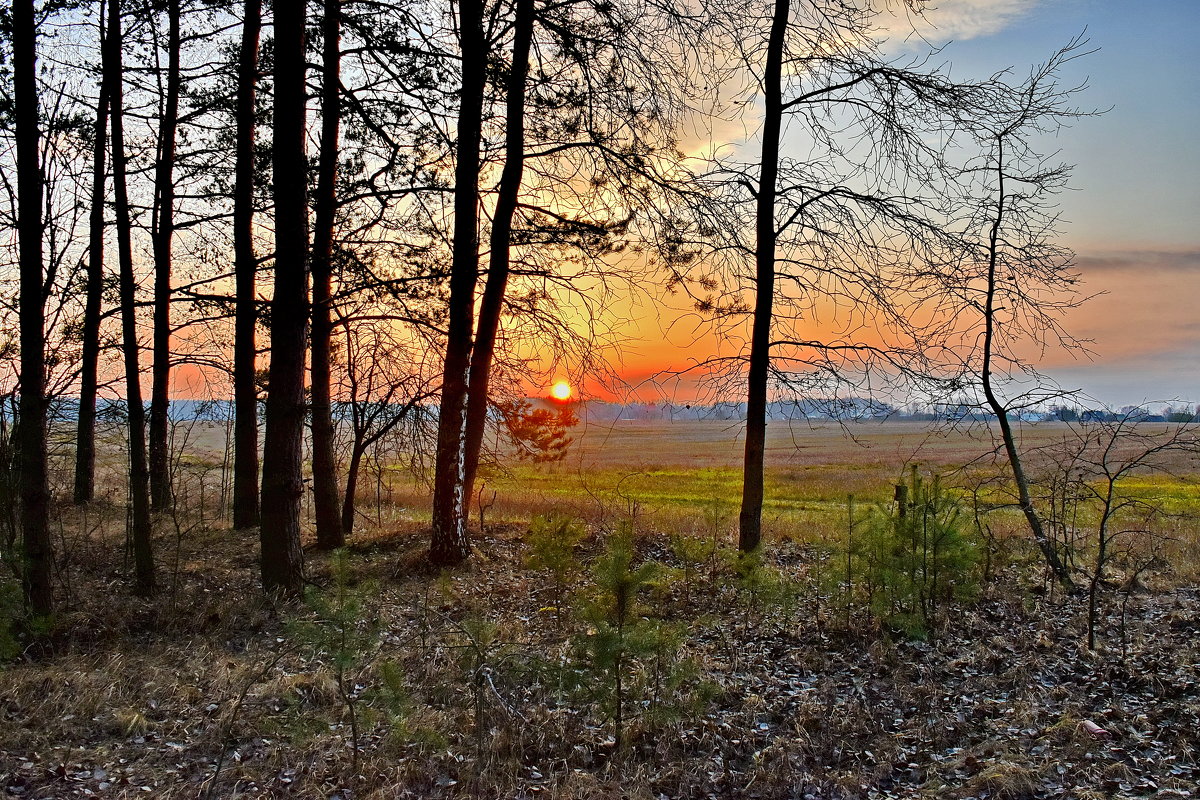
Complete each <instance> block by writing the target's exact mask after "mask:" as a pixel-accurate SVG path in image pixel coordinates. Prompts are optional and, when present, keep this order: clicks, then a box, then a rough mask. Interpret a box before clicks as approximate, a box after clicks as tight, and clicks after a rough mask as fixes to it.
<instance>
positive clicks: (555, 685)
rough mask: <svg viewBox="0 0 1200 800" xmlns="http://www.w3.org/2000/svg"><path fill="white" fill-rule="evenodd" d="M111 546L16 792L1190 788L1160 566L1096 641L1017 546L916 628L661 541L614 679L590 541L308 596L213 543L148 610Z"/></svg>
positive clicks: (808, 563) (454, 794) (353, 574)
mask: <svg viewBox="0 0 1200 800" xmlns="http://www.w3.org/2000/svg"><path fill="white" fill-rule="evenodd" d="M112 516H113V518H114V519H117V518H119V509H114V510H113V515H112ZM109 527H110V528H116V527H117V526H115V525H112V526H109ZM75 528H78V529H80V530H87V529H88V524H86V522H83V521H80V522H79V524H78V525H76V526H75ZM73 529H74V528H73ZM104 531H105V526H103V525H99V524H98V523H96V524H95V529H94V530H92V531H91V533H90V534H89V535H82V534H77V535H74V536H72V537H70V538H69V539H68V538H64V540H63V543H64V544H65V545H69V546H68V547H67V548H66V553H67V556H66V558H65V560H64V563H63V565H62V568H63V574H64V575H66V576H69V580H67V581H66V584H67V585H66V586H65V588H64V593H65V597H64V602H63V604H62V607H63V609H64V610H63V611H62V612H61V613H60V614H59V616H58V618H57V619H56V620H55V623H54V626H53V629H52V630H50V631H48V632H47V633H46V634H45V635H44V636H43V637H42V638H40V639H38V640H37V641H35V642H33V643H31V644H29V645H28V646H27V648H26V649H25V651H24V654H23V655H22V656H21V657H20V658H18V659H17V660H16V661H15V662H13V663H10V664H8V665H7V666H5V667H4V668H3V670H2V671H0V715H2V716H0V791H3V792H6V793H7V796H12V797H19V798H50V797H131V798H132V797H180V798H227V797H230V798H231V797H299V798H342V799H343V800H350V799H351V798H391V797H421V798H440V797H445V798H475V797H479V798H484V797H496V798H535V797H536V798H581V799H582V798H608V797H630V798H647V799H648V800H649V799H651V798H653V799H655V800H657V799H658V798H796V800H809V799H813V800H826V799H828V800H832V799H834V798H889V797H926V798H979V799H980V800H982V799H983V798H1007V799H1008V800H1021V799H1022V798H1031V799H1032V798H1080V799H1081V800H1085V799H1087V798H1096V799H1098V798H1155V799H1156V800H1167V799H1168V798H1171V799H1175V798H1188V797H1197V796H1200V791H1198V790H1197V788H1196V787H1197V786H1200V733H1198V732H1200V591H1198V590H1197V589H1196V588H1195V587H1194V586H1193V587H1188V586H1180V585H1179V583H1180V581H1179V580H1177V579H1173V578H1172V576H1171V575H1170V574H1163V575H1157V576H1150V577H1149V578H1147V579H1146V580H1145V581H1144V583H1145V584H1146V585H1145V586H1139V587H1137V589H1136V590H1131V591H1128V592H1121V591H1117V590H1115V589H1106V590H1105V592H1104V595H1103V603H1102V610H1103V613H1102V614H1101V616H1100V625H1099V637H1100V639H1099V641H1100V644H1099V645H1098V646H1097V647H1096V648H1095V649H1091V648H1089V647H1087V638H1086V624H1085V623H1086V613H1085V612H1086V603H1085V602H1084V600H1083V599H1082V598H1080V597H1067V596H1064V595H1062V594H1061V593H1060V592H1056V591H1053V590H1050V591H1047V585H1046V584H1045V583H1044V582H1043V579H1042V575H1041V574H1040V571H1039V570H1037V569H1036V567H1035V566H1034V565H1033V563H1032V561H1031V560H1030V559H1029V558H1028V557H1027V556H1025V555H1023V554H1022V553H1021V552H1020V548H1018V547H1013V548H1010V550H1009V557H1007V558H1006V559H1005V560H1004V561H1003V562H997V564H996V565H995V566H996V569H997V574H996V575H994V576H993V579H992V580H991V581H990V582H987V583H984V584H982V586H981V587H980V589H979V591H978V594H977V596H976V598H975V599H974V600H972V601H970V602H960V603H956V604H952V605H945V606H943V607H942V608H941V609H939V610H937V611H936V612H935V613H933V614H932V615H931V622H930V623H929V624H928V625H927V626H925V630H924V633H923V637H924V638H911V637H910V636H907V635H902V634H900V633H898V632H896V631H894V630H891V629H889V627H888V626H886V625H881V624H880V623H879V622H878V620H876V619H873V618H871V617H870V616H869V615H867V614H866V612H865V610H864V609H863V608H860V607H854V608H852V609H851V610H850V612H849V613H848V614H847V612H846V610H845V609H844V608H842V607H841V606H840V604H839V601H838V599H837V598H836V597H835V596H834V595H832V594H830V593H829V592H828V591H826V590H825V589H823V588H822V587H823V586H827V585H828V584H827V582H823V579H822V577H821V575H820V572H821V571H822V570H825V571H826V572H828V571H829V570H830V569H832V567H831V566H830V565H829V564H828V563H827V562H826V561H825V560H824V559H823V557H822V555H821V554H820V552H818V551H817V550H815V549H813V548H811V547H808V546H805V545H803V544H797V543H773V544H772V545H771V546H770V547H769V551H768V552H769V555H768V557H767V562H768V563H767V567H766V568H765V570H764V571H763V572H762V573H761V574H759V575H758V578H756V579H754V580H748V579H747V577H746V573H745V572H744V571H741V572H739V570H738V569H737V568H736V566H735V565H734V564H733V562H731V561H728V560H722V559H720V558H716V557H715V556H714V557H712V558H710V559H709V560H707V561H705V562H704V563H703V564H698V565H697V564H692V563H691V562H690V561H687V560H686V559H684V560H681V559H680V557H679V555H678V553H679V548H678V547H677V546H676V547H673V546H672V542H671V540H670V539H669V538H668V537H666V536H664V535H661V534H654V533H647V534H644V535H641V536H639V537H638V538H637V539H636V556H635V559H634V563H635V564H636V563H641V562H643V561H650V560H653V561H656V562H660V563H661V564H663V565H664V566H663V567H662V568H661V570H660V572H659V574H660V576H661V575H667V574H670V575H672V576H673V579H672V580H670V581H665V580H657V581H654V582H653V583H652V584H647V586H646V587H645V588H644V590H643V591H642V592H641V594H640V595H639V597H640V602H641V606H640V607H638V608H636V613H635V614H633V615H631V617H630V620H629V622H628V627H627V628H625V629H623V630H622V632H621V635H623V636H625V637H626V644H625V649H622V650H619V653H621V654H623V660H622V659H621V658H618V659H617V660H616V663H615V664H614V663H613V662H614V659H613V657H612V656H613V654H614V652H618V651H615V650H614V649H613V647H612V638H611V635H610V634H612V633H613V627H612V625H610V624H608V623H606V622H604V619H605V618H604V617H603V616H602V612H601V611H598V609H602V607H605V606H604V605H603V598H602V597H601V594H602V590H601V589H600V588H598V587H599V586H600V583H601V582H602V579H601V577H600V575H601V573H602V571H603V570H602V567H600V566H597V565H599V564H603V563H610V562H605V561H604V559H605V558H606V557H609V556H611V553H609V552H608V551H607V550H606V549H605V547H606V545H605V537H604V536H603V535H601V531H599V530H598V529H597V528H596V527H595V526H593V528H592V529H591V530H590V533H589V536H588V537H587V538H585V539H584V540H583V541H582V542H581V544H580V545H579V548H578V549H577V552H576V553H575V554H573V555H572V556H571V561H570V563H568V564H566V565H565V566H564V567H563V571H562V572H561V575H562V576H564V577H569V578H570V580H569V581H556V580H554V579H553V578H552V577H551V575H550V574H549V573H548V572H547V571H546V570H535V569H532V568H531V567H530V566H528V561H527V559H528V557H529V555H530V546H529V544H528V541H527V538H528V537H527V535H526V533H527V530H526V526H522V525H517V524H510V523H505V524H497V525H493V526H491V527H490V528H489V530H488V532H487V533H486V534H484V535H481V536H478V537H477V539H476V557H475V558H474V559H473V560H472V563H471V565H470V566H469V567H467V568H464V569H462V570H459V571H455V572H451V573H447V574H445V575H434V574H429V573H428V572H427V571H426V570H425V569H424V567H423V560H422V552H423V549H424V547H425V540H424V537H423V534H422V532H421V531H420V529H419V528H418V526H417V525H416V524H412V525H408V526H400V527H395V528H393V529H389V530H386V531H377V532H375V533H372V534H370V535H364V536H359V537H357V538H356V539H354V540H353V541H352V545H351V547H350V548H349V551H348V555H347V556H346V557H345V558H344V559H341V560H334V561H331V559H330V558H329V557H328V556H325V555H317V554H312V553H310V554H309V573H310V576H311V581H312V584H313V585H312V588H311V591H310V592H309V597H308V599H307V601H306V602H300V601H293V602H290V603H279V602H273V601H270V600H268V599H264V598H263V597H262V596H261V594H260V592H259V590H258V588H257V587H258V581H257V561H256V557H257V546H256V537H255V536H254V535H253V534H244V533H233V532H230V531H228V530H209V529H203V528H202V529H197V530H187V531H184V530H182V529H180V530H179V531H177V532H176V533H170V534H169V535H168V534H167V533H164V534H163V535H162V536H161V538H160V539H159V541H158V546H159V554H160V564H161V565H162V567H163V572H164V573H166V574H164V575H163V578H162V584H163V588H162V590H161V591H160V593H159V594H158V596H156V597H155V598H153V599H138V598H134V597H132V596H131V595H130V594H129V587H128V584H127V581H126V571H125V569H124V567H123V563H122V552H121V551H122V537H121V536H120V535H119V534H117V533H109V534H106V533H105V532H104ZM606 553H607V554H608V555H606ZM589 565H590V566H589ZM671 568H673V569H674V571H670V569H671ZM589 576H590V577H589ZM764 576H765V577H764ZM636 599H638V598H631V599H630V602H631V603H632V602H633V600H636ZM607 608H609V610H610V611H611V606H608V607H607ZM631 608H632V606H631ZM609 619H610V621H611V618H609ZM909 632H910V633H911V632H912V631H909ZM605 635H610V636H609V638H608V639H605V638H604V636H605ZM618 675H620V676H621V683H620V686H619V687H618V685H617V676H618ZM618 697H619V698H620V702H621V717H622V724H621V727H620V729H619V731H618V728H617V726H616V721H615V711H616V704H617V698H618ZM355 745H357V748H356V749H355Z"/></svg>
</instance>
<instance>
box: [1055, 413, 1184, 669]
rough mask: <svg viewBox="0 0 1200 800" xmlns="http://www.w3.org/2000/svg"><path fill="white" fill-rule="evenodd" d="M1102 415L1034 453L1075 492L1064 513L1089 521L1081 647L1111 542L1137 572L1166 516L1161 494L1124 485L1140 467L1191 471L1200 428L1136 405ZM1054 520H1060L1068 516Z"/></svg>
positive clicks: (1092, 643) (1091, 631)
mask: <svg viewBox="0 0 1200 800" xmlns="http://www.w3.org/2000/svg"><path fill="white" fill-rule="evenodd" d="M1104 416H1105V417H1106V418H1105V419H1091V420H1088V421H1086V422H1074V423H1071V424H1070V427H1069V430H1068V433H1067V434H1066V435H1065V436H1064V437H1063V440H1062V441H1061V442H1058V443H1055V444H1052V445H1047V446H1046V447H1044V448H1040V449H1039V451H1038V452H1036V453H1034V454H1033V455H1034V456H1035V457H1036V458H1038V459H1039V460H1043V461H1047V462H1049V464H1051V465H1052V467H1051V474H1050V477H1051V479H1053V480H1056V481H1061V482H1062V483H1064V484H1066V485H1069V487H1070V494H1071V495H1072V496H1073V497H1074V499H1075V503H1074V504H1072V508H1071V509H1070V519H1072V520H1075V521H1076V523H1078V521H1079V520H1081V519H1083V520H1094V521H1095V522H1094V525H1093V526H1092V534H1091V536H1090V539H1091V541H1090V542H1089V545H1090V558H1089V559H1088V562H1089V566H1088V568H1087V569H1086V572H1087V573H1088V578H1087V602H1088V617H1087V619H1088V647H1089V648H1092V649H1095V647H1096V640H1097V636H1096V629H1097V625H1098V622H1099V614H1100V594H1101V591H1102V590H1103V589H1104V587H1105V586H1106V584H1108V582H1109V577H1110V567H1111V565H1112V562H1113V560H1114V555H1115V554H1116V548H1117V547H1118V545H1124V546H1125V547H1126V550H1127V551H1128V552H1129V555H1130V558H1131V560H1133V561H1136V562H1138V566H1135V567H1134V568H1133V569H1130V570H1128V573H1129V574H1130V575H1131V576H1132V575H1136V574H1137V573H1140V572H1141V571H1142V570H1143V569H1145V567H1147V566H1149V565H1150V564H1151V563H1152V562H1154V561H1155V560H1157V556H1156V553H1155V552H1154V547H1153V541H1152V538H1153V535H1154V531H1155V526H1156V524H1158V523H1160V522H1162V521H1165V519H1166V517H1167V516H1168V512H1167V508H1166V506H1167V502H1166V501H1165V500H1164V499H1163V498H1161V497H1156V496H1155V495H1154V494H1153V493H1152V492H1151V493H1148V494H1147V493H1144V492H1139V491H1129V490H1128V489H1127V487H1126V484H1127V483H1128V482H1129V480H1130V479H1132V478H1135V477H1136V476H1137V475H1139V474H1145V473H1154V474H1166V475H1172V474H1178V473H1181V472H1190V471H1192V470H1194V468H1195V465H1196V462H1197V460H1198V459H1200V432H1198V431H1197V428H1196V427H1195V426H1190V425H1178V424H1167V425H1158V424H1154V423H1148V422H1143V421H1141V417H1142V416H1143V415H1142V414H1141V413H1140V412H1136V411H1135V412H1133V413H1124V414H1111V413H1110V414H1106V415H1104ZM1076 505H1082V509H1081V508H1076V507H1074V506H1076ZM1064 510H1065V508H1064ZM1081 512H1082V513H1081ZM1060 524H1062V525H1063V526H1067V525H1068V524H1069V522H1068V519H1062V520H1060ZM1139 551H1140V552H1139Z"/></svg>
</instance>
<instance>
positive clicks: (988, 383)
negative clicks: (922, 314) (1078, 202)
mask: <svg viewBox="0 0 1200 800" xmlns="http://www.w3.org/2000/svg"><path fill="white" fill-rule="evenodd" d="M996 147H997V154H996V159H997V162H996V176H997V181H998V184H997V190H996V191H997V194H998V195H999V199H998V200H997V202H996V218H995V219H994V220H993V221H992V229H991V231H990V232H989V235H988V273H987V296H986V298H985V300H984V308H983V325H984V328H983V376H982V380H983V396H984V398H985V399H986V400H987V404H988V407H989V408H991V409H992V413H993V414H995V415H996V421H997V422H998V423H999V424H1000V437H1001V439H1002V440H1003V441H1004V451H1005V453H1007V454H1008V463H1009V466H1010V467H1011V468H1012V473H1013V481H1014V482H1015V483H1016V484H1017V498H1018V500H1019V501H1020V504H1021V512H1022V513H1023V514H1024V515H1025V521H1026V522H1027V523H1028V525H1029V530H1030V531H1031V532H1032V533H1033V540H1034V542H1036V543H1037V546H1038V549H1039V550H1041V551H1042V557H1043V558H1044V559H1045V560H1046V564H1047V565H1048V566H1049V567H1050V570H1051V571H1052V572H1053V573H1054V577H1055V578H1057V579H1058V581H1059V582H1060V583H1062V584H1063V586H1065V587H1068V588H1070V587H1071V585H1072V581H1071V575H1070V573H1069V572H1068V571H1067V568H1066V567H1065V566H1064V565H1063V563H1062V559H1061V558H1059V557H1058V551H1057V550H1056V549H1055V547H1054V543H1053V542H1051V541H1050V537H1049V536H1047V535H1046V529H1045V526H1043V525H1042V518H1041V517H1040V516H1039V515H1038V513H1037V509H1036V508H1034V506H1033V497H1032V496H1031V495H1030V492H1029V478H1027V477H1026V475H1025V469H1024V467H1023V465H1022V463H1021V454H1020V453H1019V452H1018V451H1017V442H1016V437H1015V436H1013V431H1012V424H1011V423H1010V422H1009V419H1008V408H1007V407H1006V406H1005V405H1004V404H1003V403H1001V402H1000V398H999V397H997V395H996V392H995V390H994V389H993V388H992V348H993V346H994V342H995V335H996V260H997V257H998V255H999V240H1000V229H1001V226H1002V225H1003V224H1004V203H1005V195H1004V142H1003V141H1002V140H1001V141H997V143H996Z"/></svg>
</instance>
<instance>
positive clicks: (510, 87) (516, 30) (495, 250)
mask: <svg viewBox="0 0 1200 800" xmlns="http://www.w3.org/2000/svg"><path fill="white" fill-rule="evenodd" d="M533 25H534V12H533V0H517V2H516V17H515V19H514V21H513V46H512V65H511V66H510V67H509V71H508V80H507V82H506V86H505V103H506V112H505V128H504V137H505V139H504V171H503V173H502V174H501V176H500V188H499V191H498V193H497V195H496V209H495V211H494V212H493V214H492V230H491V255H490V258H489V262H488V273H487V281H486V283H485V284H484V287H483V297H482V299H481V300H480V305H479V322H478V325H477V331H476V335H475V343H474V347H473V349H472V350H471V368H470V378H471V381H470V387H469V388H468V392H467V410H466V423H465V425H466V428H465V434H464V437H465V444H464V447H465V453H464V456H463V458H464V461H465V468H464V473H463V492H464V494H465V496H466V497H468V498H469V497H471V496H472V490H473V487H474V485H475V472H476V470H477V469H478V467H479V451H480V448H481V447H482V445H483V431H484V427H485V425H486V423H487V414H488V398H489V393H488V386H489V382H490V380H489V379H490V373H491V369H492V358H493V354H494V353H495V350H496V334H497V331H498V329H499V327H500V313H501V310H502V309H503V306H504V294H505V291H506V290H507V287H508V277H509V252H510V248H511V236H512V228H513V217H514V215H515V214H516V212H517V202H518V200H519V199H520V193H521V176H522V174H523V172H524V170H525V113H526V112H525V93H526V85H525V84H526V78H527V76H528V74H529V48H530V44H531V43H532V41H533Z"/></svg>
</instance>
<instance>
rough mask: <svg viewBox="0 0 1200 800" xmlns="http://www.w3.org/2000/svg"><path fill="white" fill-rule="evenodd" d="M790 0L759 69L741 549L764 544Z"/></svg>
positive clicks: (780, 5)
mask: <svg viewBox="0 0 1200 800" xmlns="http://www.w3.org/2000/svg"><path fill="white" fill-rule="evenodd" d="M789 12H790V7H789V0H775V13H774V18H773V20H772V22H771V37H770V39H769V40H768V42H767V62H766V65H765V66H764V69H763V106H764V109H763V134H762V165H761V168H760V171H759V179H758V198H757V201H758V202H757V206H756V208H755V234H756V241H755V285H754V318H753V332H752V334H751V339H750V370H749V376H748V380H747V387H746V455H745V461H744V462H743V466H742V508H741V512H740V513H739V515H738V548H739V549H741V551H742V552H744V553H749V552H752V551H754V550H757V549H758V546H759V544H761V542H762V506H763V460H764V456H765V452H766V438H767V376H768V373H769V372H770V366H771V317H772V313H773V312H772V304H773V301H774V298H775V239H776V233H775V193H776V186H775V184H776V180H777V176H778V172H779V136H780V128H781V125H782V121H783V87H782V74H783V44H784V37H785V36H786V35H787V24H788V14H789Z"/></svg>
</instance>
